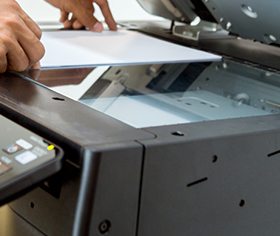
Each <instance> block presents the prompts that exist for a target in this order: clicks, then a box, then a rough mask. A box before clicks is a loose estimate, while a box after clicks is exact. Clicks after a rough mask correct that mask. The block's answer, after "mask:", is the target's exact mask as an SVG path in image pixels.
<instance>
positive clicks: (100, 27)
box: [92, 22, 103, 32]
mask: <svg viewBox="0 0 280 236" xmlns="http://www.w3.org/2000/svg"><path fill="white" fill-rule="evenodd" d="M92 29H93V31H94V32H102V31H103V25H102V23H101V22H96V23H95V25H94V26H93V28H92Z"/></svg>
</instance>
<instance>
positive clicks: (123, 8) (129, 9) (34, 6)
mask: <svg viewBox="0 0 280 236" xmlns="http://www.w3.org/2000/svg"><path fill="white" fill-rule="evenodd" d="M17 2H18V3H19V4H20V5H21V7H22V8H23V9H24V10H25V11H26V12H27V14H28V15H29V16H30V17H31V18H32V19H33V20H35V21H58V19H59V17H60V13H59V10H58V9H56V8H54V7H52V6H51V5H50V4H48V3H47V2H45V1H43V0H17ZM108 2H109V5H110V9H111V11H112V13H113V16H114V18H115V19H116V20H119V21H129V20H157V19H161V18H159V17H156V16H152V15H150V14H149V13H147V12H146V11H145V10H143V9H142V7H141V6H140V5H139V4H138V2H137V1H136V0H108ZM94 15H95V17H96V18H97V19H98V20H100V21H101V20H103V19H104V18H103V16H102V14H101V12H100V10H99V9H98V7H96V11H95V14H94Z"/></svg>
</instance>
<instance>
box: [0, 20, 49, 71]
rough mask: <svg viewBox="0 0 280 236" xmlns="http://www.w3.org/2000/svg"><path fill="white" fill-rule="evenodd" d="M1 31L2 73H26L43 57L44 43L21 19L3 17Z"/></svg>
mask: <svg viewBox="0 0 280 236" xmlns="http://www.w3.org/2000/svg"><path fill="white" fill-rule="evenodd" d="M0 29H1V31H0V60H1V68H0V69H1V72H3V70H6V69H7V70H11V71H24V70H26V69H28V68H30V66H32V65H34V64H35V63H36V62H38V61H39V60H40V59H41V58H42V57H43V55H44V52H45V50H44V47H43V45H42V43H41V42H40V40H39V39H38V37H37V35H35V34H34V33H33V31H32V30H30V29H29V28H28V27H27V26H26V25H25V23H24V22H23V20H22V19H21V18H20V17H18V16H16V15H11V16H9V17H2V18H1V26H0ZM5 58H6V59H5ZM2 62H3V65H2Z"/></svg>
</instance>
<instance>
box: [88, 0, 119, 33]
mask: <svg viewBox="0 0 280 236" xmlns="http://www.w3.org/2000/svg"><path fill="white" fill-rule="evenodd" d="M84 1H85V0H84ZM94 2H95V3H96V4H97V5H98V6H99V7H100V10H101V11H102V14H103V16H104V18H105V22H106V24H107V25H108V27H109V29H110V30H117V29H118V28H117V24H116V22H115V20H114V18H113V16H112V13H111V11H110V8H109V4H108V2H107V0H94Z"/></svg>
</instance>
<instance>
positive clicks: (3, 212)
mask: <svg viewBox="0 0 280 236" xmlns="http://www.w3.org/2000/svg"><path fill="white" fill-rule="evenodd" d="M0 222H1V227H0V235H1V236H6V235H7V236H45V234H42V233H41V232H40V231H39V230H37V229H35V228H34V227H32V226H31V225H29V224H27V223H26V221H25V220H23V219H22V218H21V217H19V216H18V215H17V214H16V213H14V212H13V211H12V210H11V209H10V208H9V206H8V205H5V206H2V207H1V208H0Z"/></svg>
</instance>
